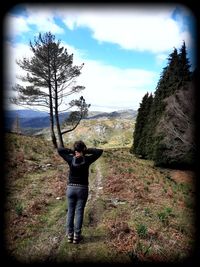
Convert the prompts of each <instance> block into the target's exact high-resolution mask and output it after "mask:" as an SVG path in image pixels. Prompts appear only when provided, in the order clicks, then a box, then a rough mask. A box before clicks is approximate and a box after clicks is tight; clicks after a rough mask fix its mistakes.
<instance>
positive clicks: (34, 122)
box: [4, 109, 137, 131]
mask: <svg viewBox="0 0 200 267" xmlns="http://www.w3.org/2000/svg"><path fill="white" fill-rule="evenodd" d="M69 114H70V112H65V113H63V114H60V122H61V123H62V122H63V121H64V120H65V119H66V118H67V117H68V116H69ZM136 115H137V111H135V110H132V109H128V110H119V111H114V112H100V111H89V113H88V117H87V118H86V119H103V118H105V119H106V118H108V119H111V118H121V119H134V118H135V117H136ZM16 120H18V123H19V127H20V128H21V129H26V128H31V129H35V130H37V129H38V130H39V129H43V128H47V127H49V114H48V112H43V111H35V110H29V109H24V110H6V111H5V113H4V126H5V127H4V128H5V130H6V131H11V130H12V129H13V126H14V124H15V123H16Z"/></svg>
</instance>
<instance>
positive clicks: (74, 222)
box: [66, 185, 88, 235]
mask: <svg viewBox="0 0 200 267" xmlns="http://www.w3.org/2000/svg"><path fill="white" fill-rule="evenodd" d="M87 198H88V187H82V186H71V185H68V186H67V201H68V211H67V220H66V224H67V233H68V234H73V233H75V234H76V235H80V234H81V229H82V224H83V216H84V208H85V205H86V202H87Z"/></svg>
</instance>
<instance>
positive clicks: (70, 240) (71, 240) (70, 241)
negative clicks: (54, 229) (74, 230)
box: [67, 234, 73, 243]
mask: <svg viewBox="0 0 200 267" xmlns="http://www.w3.org/2000/svg"><path fill="white" fill-rule="evenodd" d="M67 242H68V243H72V242H73V234H68V235H67Z"/></svg>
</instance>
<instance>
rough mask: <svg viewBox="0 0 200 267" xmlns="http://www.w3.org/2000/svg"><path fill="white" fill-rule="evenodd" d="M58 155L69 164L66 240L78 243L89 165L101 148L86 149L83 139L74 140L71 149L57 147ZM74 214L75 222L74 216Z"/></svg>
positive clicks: (86, 193)
mask: <svg viewBox="0 0 200 267" xmlns="http://www.w3.org/2000/svg"><path fill="white" fill-rule="evenodd" d="M58 153H59V155H60V156H61V157H62V158H63V159H64V160H65V161H66V162H67V163H68V165H69V168H70V170H69V176H68V183H67V184H68V185H67V200H68V212H67V236H68V242H72V241H73V243H79V241H80V237H81V229H82V223H83V215H84V208H85V205H86V202H87V198H88V192H89V190H88V185H89V179H88V178H89V166H90V165H91V164H92V163H93V162H94V161H96V160H97V159H98V158H99V157H100V156H101V155H102V153H103V150H102V149H97V148H89V149H87V147H86V145H85V144H84V142H83V141H76V142H75V143H74V147H73V150H72V149H69V148H58ZM75 215H76V222H75V223H74V217H75Z"/></svg>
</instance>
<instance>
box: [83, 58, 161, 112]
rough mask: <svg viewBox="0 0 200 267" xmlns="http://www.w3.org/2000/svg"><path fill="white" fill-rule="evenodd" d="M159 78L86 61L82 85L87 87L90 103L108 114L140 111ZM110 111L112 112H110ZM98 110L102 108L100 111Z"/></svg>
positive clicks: (152, 74)
mask: <svg viewBox="0 0 200 267" xmlns="http://www.w3.org/2000/svg"><path fill="white" fill-rule="evenodd" d="M156 78H157V77H156V74H155V73H154V72H150V71H145V70H142V69H120V68H117V67H113V66H108V65H104V64H102V63H99V62H96V61H86V64H85V66H84V68H83V70H82V74H81V76H80V78H79V79H78V81H79V83H81V84H82V85H84V86H86V89H85V90H84V91H83V93H82V94H83V96H84V97H85V98H86V100H87V102H88V103H90V104H91V105H92V108H93V107H95V106H102V107H104V110H105V109H106V108H107V109H108V110H110V109H111V108H112V107H114V108H112V110H113V109H114V110H116V109H120V108H122V107H123V108H133V109H137V108H138V106H139V102H140V101H141V99H142V97H143V96H144V94H145V93H146V92H147V91H149V92H150V91H154V89H155V88H154V87H155V84H154V82H155V80H156ZM109 107H110V108H109ZM97 109H98V108H97Z"/></svg>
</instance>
